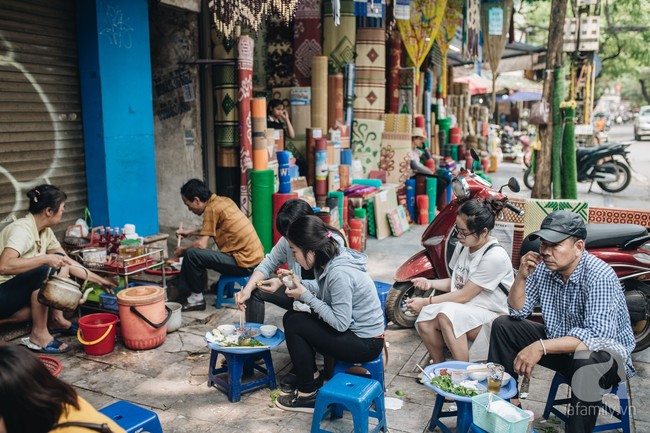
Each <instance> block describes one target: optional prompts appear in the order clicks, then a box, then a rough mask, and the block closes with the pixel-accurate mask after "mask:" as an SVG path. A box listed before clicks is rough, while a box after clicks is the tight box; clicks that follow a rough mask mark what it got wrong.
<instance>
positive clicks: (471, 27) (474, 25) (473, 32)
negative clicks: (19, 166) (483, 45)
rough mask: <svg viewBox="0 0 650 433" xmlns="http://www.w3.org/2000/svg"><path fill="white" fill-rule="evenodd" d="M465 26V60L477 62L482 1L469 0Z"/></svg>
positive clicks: (466, 8) (466, 7) (464, 20)
mask: <svg viewBox="0 0 650 433" xmlns="http://www.w3.org/2000/svg"><path fill="white" fill-rule="evenodd" d="M463 24H464V26H465V28H464V32H463V34H464V35H465V43H464V44H463V45H464V47H463V48H464V56H463V58H466V59H469V60H475V59H477V58H478V50H479V46H480V42H479V40H480V34H481V0H467V4H466V6H465V17H464V19H463Z"/></svg>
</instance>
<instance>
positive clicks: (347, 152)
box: [341, 149, 352, 165]
mask: <svg viewBox="0 0 650 433" xmlns="http://www.w3.org/2000/svg"><path fill="white" fill-rule="evenodd" d="M341 164H347V165H352V149H341Z"/></svg>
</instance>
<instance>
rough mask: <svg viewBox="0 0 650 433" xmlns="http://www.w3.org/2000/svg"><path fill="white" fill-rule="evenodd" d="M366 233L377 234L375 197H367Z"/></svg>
mask: <svg viewBox="0 0 650 433" xmlns="http://www.w3.org/2000/svg"><path fill="white" fill-rule="evenodd" d="M366 209H367V210H368V235H370V236H377V225H376V223H375V199H374V198H369V199H368V206H367V207H366Z"/></svg>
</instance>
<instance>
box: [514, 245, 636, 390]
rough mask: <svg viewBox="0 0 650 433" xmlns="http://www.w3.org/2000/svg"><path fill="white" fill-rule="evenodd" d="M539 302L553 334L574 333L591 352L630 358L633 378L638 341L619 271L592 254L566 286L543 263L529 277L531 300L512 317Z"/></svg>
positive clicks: (584, 258) (549, 333)
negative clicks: (600, 351) (633, 351)
mask: <svg viewBox="0 0 650 433" xmlns="http://www.w3.org/2000/svg"><path fill="white" fill-rule="evenodd" d="M537 304H540V305H541V307H542V317H543V318H544V327H545V330H546V335H547V336H548V338H559V337H564V336H571V337H575V338H577V339H579V340H580V341H582V342H583V343H584V344H585V345H586V346H587V347H588V348H589V349H590V350H593V351H598V350H604V349H609V350H612V351H615V352H617V353H619V354H620V355H621V356H622V357H623V359H624V360H625V371H626V373H627V375H628V377H630V376H633V375H634V373H635V371H634V367H633V366H632V358H631V357H630V354H631V353H632V350H633V349H634V346H635V344H636V342H635V339H634V334H633V333H632V327H631V325H630V315H629V313H628V311H627V304H626V303H625V296H624V294H623V290H622V288H621V284H620V283H619V281H618V277H617V276H616V274H615V273H614V270H613V269H612V268H611V267H610V266H609V265H608V264H607V263H605V262H603V261H602V260H600V259H598V258H597V257H595V256H593V255H592V254H589V253H587V252H583V253H582V257H581V258H580V262H579V263H578V266H577V267H576V269H575V270H574V271H573V273H572V274H571V276H570V277H569V280H568V281H567V283H566V284H565V283H564V281H562V277H561V276H560V274H558V273H557V272H554V271H551V270H549V269H548V268H547V267H546V265H545V264H544V263H543V262H542V263H540V264H539V265H538V266H537V269H536V270H535V272H534V273H533V274H531V275H530V276H529V277H528V278H527V279H526V302H525V303H524V307H523V308H522V309H521V310H514V309H513V308H512V307H510V315H511V316H512V317H516V318H519V319H524V318H526V317H528V316H529V315H530V314H531V312H532V311H533V306H534V305H537Z"/></svg>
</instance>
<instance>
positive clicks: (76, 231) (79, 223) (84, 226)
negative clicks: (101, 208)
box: [70, 218, 90, 238]
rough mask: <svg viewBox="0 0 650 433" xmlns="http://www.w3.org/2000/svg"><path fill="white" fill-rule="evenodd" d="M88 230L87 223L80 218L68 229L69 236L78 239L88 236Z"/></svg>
mask: <svg viewBox="0 0 650 433" xmlns="http://www.w3.org/2000/svg"><path fill="white" fill-rule="evenodd" d="M78 226H81V233H79V227H78ZM89 232H90V230H89V229H88V223H86V220H84V219H82V218H77V221H75V222H74V227H73V228H72V229H70V236H76V237H78V238H85V237H87V236H88V233H89Z"/></svg>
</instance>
